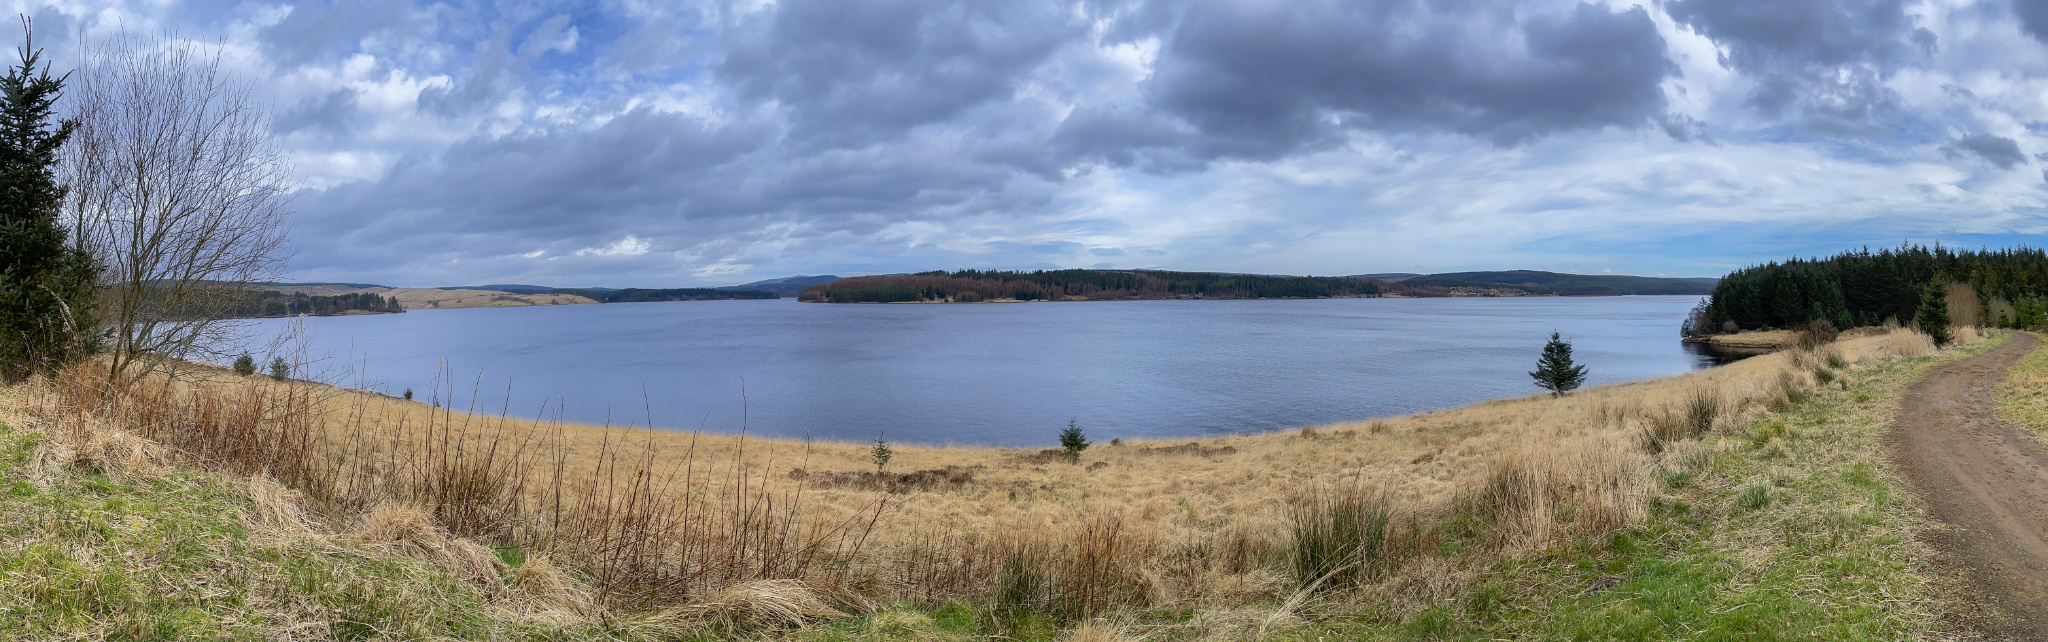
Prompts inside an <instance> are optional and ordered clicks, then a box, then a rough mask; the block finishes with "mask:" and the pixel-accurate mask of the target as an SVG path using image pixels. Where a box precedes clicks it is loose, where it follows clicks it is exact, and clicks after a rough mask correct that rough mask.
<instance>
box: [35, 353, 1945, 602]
mask: <svg viewBox="0 0 2048 642" xmlns="http://www.w3.org/2000/svg"><path fill="white" fill-rule="evenodd" d="M1957 338H1958V340H1960V341H1964V342H1968V341H1974V340H1975V338H1976V334H1975V333H1974V332H1972V331H1968V330H1963V331H1959V332H1958V333H1957ZM1934 349H1935V348H1934V346H1933V344H1932V343H1931V341H1930V340H1929V339H1928V338H1927V337H1926V336H1925V335H1922V334H1918V333H1915V332H1911V331H1905V330H1895V331H1889V332H1884V333H1857V336H1855V337H1854V338H1849V339H1844V340H1842V341H1839V342H1837V343H1834V344H1830V345H1827V346H1824V347H1823V348H1821V349H1819V350H1816V351H1790V352H1781V353H1776V354H1770V355H1763V356H1759V357H1754V358H1751V359H1746V360H1743V361H1740V362H1736V363H1734V364H1730V365H1727V366H1722V367H1718V368H1714V369H1710V370H1705V371H1700V372H1694V373H1689V374H1685V375H1680V376H1675V377H1668V378H1664V379H1657V380H1652V381H1643V382H1634V383H1624V384H1616V385H1608V386H1601V387H1597V388H1592V389H1586V390H1581V391H1578V392H1575V393H1573V394H1570V395H1568V396H1565V397H1562V398H1553V397H1550V396H1547V395H1532V396H1529V397H1522V398H1515V399H1505V400H1499V401H1492V402H1486V403H1481V404H1475V405H1472V406H1468V407H1464V408H1458V409H1452V410H1445V411H1437V412H1425V413H1419V414H1415V415H1409V416H1404V417H1395V418H1385V419H1375V420H1371V421H1361V422H1354V423H1344V424H1335V425H1329V426H1320V427H1314V428H1312V429H1303V430H1299V431H1288V432H1284V433H1272V434H1264V435H1256V436H1240V437H1224V438H1213V439H1203V440H1196V441H1194V442H1192V447H1189V443H1190V442H1188V441H1187V440H1177V441H1137V440H1125V441H1122V442H1121V443H1118V444H1116V445H1108V444H1105V443H1102V441H1106V439H1107V438H1108V437H1113V435H1097V436H1096V438H1097V439H1098V440H1099V441H1098V443H1099V444H1100V445H1097V446H1095V447H1092V448H1090V449H1088V450H1087V451H1086V453H1084V455H1083V456H1082V458H1081V460H1080V462H1079V465H1074V464H1068V463H1065V462H1064V461H1063V460H1062V459H1060V458H1058V457H1054V456H1048V455H1047V454H1045V453H1042V452H1040V451H1037V450H1033V449H1005V448H984V447H932V446H914V445H895V446H894V451H895V456H894V459H893V460H892V461H891V462H890V472H891V473H898V474H900V473H912V472H913V471H946V472H945V473H943V474H930V475H923V476H912V477H911V478H904V477H897V478H895V479H881V478H876V477H874V476H862V475H857V474H842V473H857V472H859V471H871V470H872V469H873V465H872V463H871V462H870V461H869V452H868V449H869V448H870V445H868V444H854V443H836V442H808V443H803V442H793V441H780V440H763V439H751V438H749V439H743V438H739V437H734V436H729V435H710V434H690V433H677V432H662V431H646V430H633V429H618V428H610V429H607V428H602V427H592V426H579V425H564V424H557V423H546V422H533V421H526V420H519V419H507V418H494V417H483V416H474V415H469V414H466V413H460V412H455V411H453V410H450V409H447V408H434V407H431V406H428V405H426V404H420V403H414V402H406V401H401V400H397V399H392V398H389V397H385V396H382V395H374V394H369V393H362V392H356V391H349V390H344V389H339V388H327V387H320V386H312V385H308V384H302V383H296V382H294V383H287V384H278V383H273V382H270V381H269V380H268V379H265V378H261V377H248V378H240V377H234V376H232V375H225V374H221V373H217V372H216V373H214V374H213V375H212V377H211V378H207V379H200V380H195V381H193V382H190V383H186V384H181V386H174V387H173V390H174V391H175V392H173V393H172V394H174V395H188V396H195V397H194V398H195V399H203V398H206V396H207V395H216V396H218V398H220V399H225V400H230V401H227V402H220V403H216V404H215V406H218V407H220V408H222V409H223V410H222V412H230V411H233V410H234V409H235V408H237V407H238V406H236V405H235V404H234V403H232V400H234V399H249V398H261V395H262V394H266V393H264V392H263V391H266V390H276V389H278V388H280V387H293V386H295V387H296V388H294V389H296V390H300V391H303V392H302V393H301V394H303V398H304V399H307V400H308V401H306V402H305V404H306V408H305V409H304V412H303V413H301V414H302V415H303V416H304V418H305V419H306V420H307V421H310V422H312V423H313V424H314V426H315V430H316V431H317V432H318V433H319V434H324V435H327V436H328V437H329V439H328V441H325V442H322V443H324V444H330V446H327V447H330V448H331V447H333V446H332V445H343V446H346V447H347V448H348V450H345V451H335V452H327V453H324V454H322V455H321V456H322V457H326V458H331V460H332V461H334V462H338V464H337V465H338V466H339V467H341V468H348V469H349V470H350V471H351V472H350V473H349V475H348V476H347V479H340V480H339V481H333V480H330V481H329V482H320V483H330V484H331V486H329V487H324V488H322V489H319V490H318V491H317V492H313V493H312V494H315V495H322V496H324V497H326V498H328V499H325V500H322V501H325V502H326V503H327V505H328V506H329V509H328V510H329V511H330V512H332V511H333V510H334V509H333V508H332V506H335V505H342V506H344V507H347V508H349V510H348V511H343V512H344V513H349V514H345V515H340V516H338V517H337V516H335V515H329V516H327V517H326V518H324V519H326V520H327V527H328V528H335V527H336V524H335V521H336V520H343V521H346V522H348V524H347V525H346V528H347V529H348V530H349V533H348V535H346V537H348V538H350V539H351V540H352V541H357V542H361V543H364V544H374V545H379V546H386V547H390V548H394V549H404V550H407V551H410V552H411V553H412V554H415V555H417V556H421V557H424V558H426V559H430V560H433V561H435V562H436V563H437V564H439V565H441V566H443V567H444V568H447V569H448V570H449V571H450V572H451V573H452V574H455V575H457V576H459V577H468V578H471V579H472V581H474V582H476V583H478V584H480V585H487V586H491V587H494V588H492V590H491V591H490V593H491V594H492V595H495V596H499V598H500V599H503V600H507V601H511V602H512V603H516V600H517V599H520V598H519V597H518V596H519V595H520V594H522V593H525V592H531V593H536V594H542V595H551V596H554V597H551V598H548V601H547V603H548V604H549V605H550V606H548V607H547V608H546V609H544V610H547V611H548V612H550V613H555V614H557V615H560V614H564V613H588V612H590V611H591V610H593V609H603V608H611V607H618V606H620V605H632V606H633V607H634V608H639V609H643V610H645V609H653V610H652V611H649V612H652V613H655V615H653V616H652V617H650V618H647V619H645V620H644V621H645V622H647V623H649V624H648V625H649V626H655V627H671V626H727V627H731V626H747V627H754V626H779V625H788V624H791V623H795V622H800V621H803V620H806V619H809V618H814V617H820V616H826V615H830V614H831V613H834V612H842V611H846V610H860V609H861V608H864V607H863V606H862V605H863V604H867V603H871V602H870V601H871V600H876V599H894V600H907V601H911V602H915V603H920V604H927V605H932V604H937V603H941V602H944V601H948V600H957V599H968V600H972V601H977V602H982V603H987V604H990V605H992V606H991V609H992V610H993V612H997V613H1001V612H1003V611H1004V610H1005V609H1017V610H1022V611H1029V612H1035V613H1051V614H1054V615H1055V616H1056V617H1058V618H1060V619H1063V620H1067V621H1075V622H1082V621H1088V620H1089V619H1090V618H1093V617H1098V616H1100V615H1103V614H1105V613H1109V612H1114V611H1116V610H1118V609H1125V608H1168V609H1173V608H1198V609H1200V615H1199V617H1197V618H1196V620H1195V621H1193V622H1191V623H1190V624H1189V626H1190V627H1196V628H1201V627H1208V628H1207V629H1204V630H1214V631H1216V632H1217V633H1216V634H1215V635H1216V637H1221V638H1229V637H1237V636H1243V635H1255V634H1258V633H1259V632H1261V631H1265V630H1268V629H1271V628H1273V627H1283V628H1284V627H1286V626H1290V625H1289V624H1288V623H1289V622H1293V621H1295V620H1294V619H1293V618H1294V615H1293V612H1294V611H1295V610H1296V609H1298V608H1300V607H1301V605H1302V604H1303V603H1304V600H1306V599H1307V598H1308V596H1309V595H1311V594H1314V593H1319V592H1325V591H1332V590H1336V591H1341V592H1343V593H1344V594H1345V595H1349V596H1351V597H1352V599H1357V600H1366V601H1372V602H1374V603H1376V604H1380V605H1382V606H1385V607H1387V608H1390V609H1393V610H1394V611H1395V612H1412V611H1414V610H1416V609H1420V608H1425V607H1427V606H1428V605H1430V604H1433V603H1436V602H1438V601H1440V600H1442V599H1445V598H1447V597H1450V596H1453V595H1455V594H1457V593H1458V591H1459V590H1460V589H1462V588H1463V587H1464V586H1467V585H1469V584H1470V583H1471V582H1472V581H1473V579H1474V578H1475V577H1476V575H1477V574H1478V573H1481V572H1483V571H1484V569H1485V568H1487V565H1488V564H1489V563H1490V562H1491V561H1492V560H1495V559H1498V558H1499V557H1501V556H1511V555H1517V554H1520V553H1521V552H1525V551H1533V550H1541V549H1545V548H1547V547H1550V546H1553V545H1555V544H1557V543H1558V542H1560V541H1565V540H1566V539H1568V538H1571V537H1577V536H1592V537H1598V536H1601V535H1603V534H1605V533H1607V532H1610V531H1613V530H1615V529H1618V528H1624V527H1627V526H1629V525H1631V524H1633V523H1636V522H1638V521H1639V520H1641V519H1643V516H1644V513H1645V510H1646V505H1647V502H1648V501H1649V497H1650V494H1651V492H1652V486H1653V484H1652V482H1651V481H1650V480H1651V473H1652V472H1654V471H1656V470H1659V469H1660V467H1665V466H1670V465H1674V464H1673V463H1672V462H1682V461H1688V460H1690V459H1693V458H1697V457H1698V456H1700V455H1701V451H1700V448H1699V447H1698V444H1697V443H1696V442H1694V441H1692V440H1693V439H1694V438H1696V437H1698V436H1699V435H1701V434H1705V433H1707V432H1710V431H1716V430H1725V429H1728V428H1729V427H1732V426H1747V425H1749V424H1750V423H1752V422H1754V420H1756V419H1757V418H1759V417H1762V416H1763V415H1765V414H1767V413H1769V412H1770V411H1771V410H1772V409H1775V408H1781V407H1783V406H1784V405H1786V404H1788V403H1791V402H1792V401H1795V400H1797V399H1800V398H1803V397H1804V395H1806V394H1807V392H1806V391H1807V390H1809V389H1811V388H1812V387H1813V386H1815V385H1819V384H1824V383H1826V381H1827V380H1828V379H1829V378H1831V377H1832V376H1835V375H1834V374H1833V373H1835V372H1836V371H1838V370H1840V369H1842V368H1846V367H1851V366H1852V365H1853V364H1856V363H1861V362H1864V361H1869V360H1873V359H1886V358H1891V357H1911V356H1922V355H1926V354H1931V353H1933V352H1934ZM267 394H271V397H270V398H271V399H273V402H271V403H275V400H276V399H281V398H289V395H286V396H285V397H279V396H278V395H277V393H275V392H272V393H267ZM194 403H197V402H194ZM36 404H41V405H42V406H51V405H53V404H54V402H52V401H49V400H43V401H37V402H31V405H36ZM200 406H204V404H199V405H197V406H193V407H200ZM288 406H289V404H286V405H285V406H266V407H272V408H275V407H288ZM205 407H214V406H205ZM43 412H45V414H62V413H53V412H52V411H48V410H45V411H43ZM76 416H77V417H78V419H77V420H78V421H86V420H92V419H91V416H89V415H88V414H78V415H76ZM266 421H268V420H266ZM1050 437H1051V435H1048V441H1050ZM487 449H488V452H490V453H497V454H496V455H488V456H486V455H482V454H480V453H485V452H486V450H487ZM111 452H115V453H123V452H128V451H125V450H122V449H119V448H116V449H114V450H112V451H111ZM68 456H72V457H77V456H78V455H76V454H71V455H68ZM506 457H509V458H510V459H506ZM145 458H146V457H145ZM507 461H513V462H514V463H513V464H505V463H503V462H507ZM493 462H498V463H493ZM520 462H523V463H520ZM451 467H452V468H451ZM799 470H800V471H802V472H801V473H799V474H792V473H794V472H796V471H799ZM243 474H246V473H243ZM313 477H318V476H317V475H313ZM394 480H410V481H405V482H404V483H399V482H398V481H394ZM913 482H915V483H913ZM1332 484H1338V485H1341V486H1342V487H1344V488H1351V489H1365V490H1367V491H1369V492H1370V493H1372V499H1371V501H1373V502H1383V505H1384V506H1385V507H1386V508H1385V511H1384V518H1374V519H1376V520H1378V521H1374V522H1372V524H1371V525H1367V526H1364V527H1363V528H1366V529H1367V530H1368V531H1371V532H1373V533H1376V534H1375V535H1372V536H1374V537H1378V538H1379V540H1378V541H1379V542H1380V543H1378V544H1375V545H1373V547H1372V549H1371V552H1370V553H1359V554H1357V555H1370V556H1372V559H1354V558H1344V559H1348V560H1349V561H1348V562H1340V563H1339V564H1338V566H1343V565H1344V564H1345V563H1349V564H1352V565H1355V566H1356V567H1357V568H1358V569H1362V570H1363V572H1358V573H1348V572H1347V573H1342V574H1338V573H1324V577H1316V578H1310V577H1305V576H1303V573H1301V572H1300V571H1298V569H1302V568H1319V569H1321V568H1330V567H1329V566H1328V565H1323V566H1314V565H1307V566H1305V565H1302V564H1298V563H1297V562H1298V561H1299V556H1300V555H1302V554H1303V553H1302V552H1301V551H1302V545H1301V543H1300V542H1301V541H1303V540H1302V539H1301V537H1300V534H1301V533H1302V529H1303V528H1304V526H1303V524H1304V521H1303V515H1304V513H1301V512H1299V511H1300V510H1301V507H1303V506H1304V505H1306V504H1305V502H1306V501H1308V500H1306V499H1305V498H1316V497H1322V496H1327V494H1328V492H1329V491H1328V490H1327V489H1329V488H1332V487H1333V486H1331V485H1332ZM437 485H438V486H437ZM506 493H509V494H512V495H516V496H517V497H516V498H515V499H514V500H511V501H508V500H505V499H504V498H503V497H500V495H503V494H506ZM271 494H272V495H274V496H278V497H284V495H283V494H281V493H276V492H271ZM377 497H383V498H387V499H386V500H384V501H371V498H377ZM664 497H666V498H685V499H681V500H677V501H674V502H672V503H665V500H663V499H661V498H664ZM336 498H353V499H350V500H349V501H341V500H340V499H336ZM390 498H398V499H402V500H403V501H402V502H394V501H393V500H391V499H390ZM296 501H298V500H296V499H293V500H291V501H282V500H280V501H279V502H278V503H280V504H285V505H292V504H293V503H294V502H296ZM351 502H353V504H351ZM408 503H411V504H410V506H408ZM351 511H352V512H351ZM479 511H481V512H482V513H489V514H482V513H479ZM493 511H496V512H493ZM550 511H553V513H554V515H553V516H552V517H551V518H550V517H549V515H548V513H549V512H550ZM259 513H260V514H258V515H256V516H253V517H252V518H251V521H252V522H255V523H262V524H265V525H266V528H270V529H283V530H289V529H291V528H294V525H293V523H294V522H295V521H296V520H297V519H299V518H297V517H294V516H293V515H292V513H291V512H290V510H288V509H275V510H271V509H265V510H264V511H259ZM1356 513H1357V511H1352V513H1350V514H1356ZM565 515H566V517H565ZM304 519H306V520H308V521H318V519H316V518H314V517H306V518H304ZM1315 519H1321V518H1315ZM493 520H502V521H503V524H499V523H498V522H497V521H493ZM1448 522H1458V523H1466V524H1476V526H1470V527H1469V528H1476V529H1478V538H1477V539H1478V541H1481V542H1482V543H1483V544H1484V545H1483V546H1482V547H1480V548H1477V549H1473V550H1469V551H1468V552H1467V553H1466V554H1464V555H1461V556H1458V557H1456V558H1446V557H1443V556H1437V555H1430V554H1426V553H1425V552H1426V551H1430V550H1434V549H1433V548H1432V547H1433V546H1435V545H1437V544H1439V543H1440V542H1441V541H1443V539H1444V538H1446V537H1452V536H1453V535H1451V534H1449V531H1446V530H1445V527H1444V526H1442V525H1443V524H1445V523H1448ZM520 524H538V526H526V527H522V526H519V525H520ZM1347 527H1352V528H1357V526H1356V525H1355V524H1354V525H1349V526H1347ZM465 538H482V539H493V538H512V539H517V540H520V541H517V542H513V543H522V544H523V543H528V540H526V539H520V538H530V540H531V541H530V545H531V546H532V547H533V549H534V550H535V551H536V552H538V553H545V554H547V555H548V556H549V560H550V561H549V562H547V563H546V564H547V565H546V567H545V568H541V569H537V570H535V571H532V572H530V573H528V575H530V577H524V578H523V579H516V580H515V581H514V585H515V587H516V586H526V587H531V590H530V591H528V590H524V589H522V590H509V591H508V590H503V589H501V588H497V585H496V584H493V581H494V580H493V578H495V577H496V576H497V575H499V574H501V573H502V572H504V571H505V569H502V568H499V567H498V566H496V564H497V560H496V558H495V557H490V551H489V550H488V549H485V548H483V547H481V546H478V545H477V544H473V543H470V542H469V541H467V539H465ZM1436 548H1441V547H1440V546H1437V547H1436ZM1354 557H1355V555H1354ZM557 566H559V567H561V568H566V569H569V570H570V571H571V574H573V575H574V576H575V579H573V580H565V579H563V578H564V577H566V576H565V575H562V574H557V573H554V572H553V569H555V568H557ZM522 572H523V571H522ZM1318 572H1321V571H1318ZM1337 575H1344V576H1345V577H1347V578H1349V579H1345V580H1343V582H1344V585H1343V586H1335V585H1326V582H1328V581H1329V579H1330V577H1335V576H1337ZM629 588H630V590H629ZM1259 604H1265V605H1273V604H1278V605H1279V606H1278V607H1274V608H1264V609H1263V610H1254V611H1245V610H1244V607H1246V606H1247V605H1259ZM593 605H594V606H593ZM564 617H567V616H564ZM1078 634H1079V633H1077V635H1078ZM1091 635H1093V634H1092V633H1091Z"/></svg>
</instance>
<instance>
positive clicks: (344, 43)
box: [258, 0, 430, 67]
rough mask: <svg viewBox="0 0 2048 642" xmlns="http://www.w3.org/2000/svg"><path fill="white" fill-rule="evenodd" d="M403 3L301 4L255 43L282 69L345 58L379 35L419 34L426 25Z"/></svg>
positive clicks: (309, 0) (308, 0)
mask: <svg viewBox="0 0 2048 642" xmlns="http://www.w3.org/2000/svg"><path fill="white" fill-rule="evenodd" d="M419 18H420V16H416V15H415V13H414V9H413V7H412V6H411V4H410V3H408V2H405V1H404V0H335V1H334V2H320V1H319V0H302V1H301V2H298V3H296V4H294V5H293V6H292V11H291V13H290V14H287V15H285V17H284V20H281V21H278V23H277V24H274V25H271V26H269V27H265V28H264V29H263V31H262V33H261V34H259V35H258V39H259V40H260V41H261V42H262V43H263V46H264V52H265V53H266V54H268V55H269V56H270V58H271V59H272V60H274V61H276V62H277V63H279V64H280V65H282V66H284V67H295V66H298V65H301V64H305V63H308V62H312V61H315V60H321V59H325V58H330V57H337V56H346V55H348V54H349V53H352V52H354V51H355V49H356V47H357V45H358V44H359V43H361V42H362V41H363V40H364V39H366V38H373V37H377V36H379V35H381V34H386V33H393V32H400V33H409V34H410V33H419V32H423V31H425V30H426V29H429V28H430V26H427V25H415V24H414V21H415V20H416V19H419Z"/></svg>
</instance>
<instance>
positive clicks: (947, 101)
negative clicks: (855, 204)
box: [717, 0, 1085, 145]
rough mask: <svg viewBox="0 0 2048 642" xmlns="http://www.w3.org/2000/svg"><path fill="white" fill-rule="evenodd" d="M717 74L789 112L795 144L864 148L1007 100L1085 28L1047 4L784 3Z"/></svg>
mask: <svg viewBox="0 0 2048 642" xmlns="http://www.w3.org/2000/svg"><path fill="white" fill-rule="evenodd" d="M765 20H766V21H767V24H765V25H762V26H757V27H756V28H755V31H754V32H753V33H752V35H750V36H748V37H745V38H743V39H742V41H741V42H740V43H739V44H738V45H736V46H735V47H734V48H733V49H732V51H731V52H729V53H728V54H727V55H726V57H725V60H724V61H723V62H722V63H721V64H719V65H718V67H717V73H718V76H719V77H720V78H723V79H725V80H726V81H727V82H729V83H731V84H732V85H733V86H734V87H736V88H737V89H738V90H739V93H740V94H741V96H743V97H745V98H749V99H754V100H773V101H776V102H777V103H779V104H780V105H782V106H783V108H785V109H787V110H788V111H789V113H790V116H791V118H792V120H793V126H794V128H795V130H796V138H797V140H800V141H806V142H816V143H823V144H831V145H859V144H866V143H867V142H870V141H872V140H876V139H878V138H888V137H891V136H894V135H897V134H900V133H902V132H903V131H905V130H907V129H910V128H912V127H916V126H919V125H924V124H928V123H935V122H941V121H945V120H947V119H951V118H954V117H956V116H959V115H961V114H962V113H963V112H965V111H967V110H969V109H973V108H974V107H976V106H979V105H983V104H987V103H990V102H994V101H1003V100H1008V99H1009V98H1011V97H1012V95H1013V94H1014V93H1015V91H1016V86H1017V82H1018V78H1019V77H1020V76H1021V75H1023V74H1025V73H1027V72H1029V71H1030V70H1032V69H1033V68H1035V67H1037V66H1038V65H1039V63H1040V62H1042V61H1043V60H1044V59H1045V58H1046V56H1047V55H1049V54H1050V53H1051V52H1052V50H1053V49H1054V47H1056V46H1058V45H1059V44H1060V43H1061V42H1063V41H1065V40H1067V39H1069V38H1072V37H1074V36H1076V35H1078V34H1080V33H1082V30H1083V29H1084V28H1085V24H1083V23H1081V22H1080V21H1079V20H1078V19H1077V18H1076V17H1075V16H1074V15H1073V13H1072V12H1071V11H1070V10H1068V9H1067V8H1065V7H1063V6H1061V5H1058V4H1055V3H1047V2H1032V1H1029V0H1017V1H1010V2H964V1H956V0H876V1H873V2H858V3H855V2H844V1H842V0H786V1H784V2H779V3H777V4H776V6H775V9H774V11H773V15H772V16H769V17H767V18H765Z"/></svg>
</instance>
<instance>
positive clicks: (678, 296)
mask: <svg viewBox="0 0 2048 642" xmlns="http://www.w3.org/2000/svg"><path fill="white" fill-rule="evenodd" d="M554 293H555V294H573V295H576V296H580V297H585V298H588V299H590V300H592V301H596V302H598V303H651V302H657V301H724V300H730V299H776V298H781V297H780V296H778V295H776V294H775V293H774V292H769V291H767V290H728V289H724V288H718V289H712V288H668V289H659V290H651V289H640V288H626V289H623V290H593V289H586V288H556V289H555V291H554Z"/></svg>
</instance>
